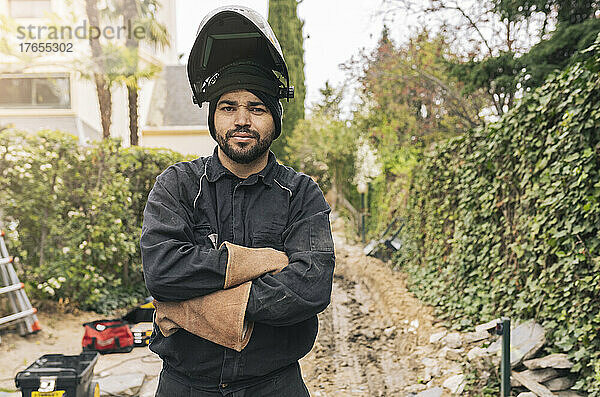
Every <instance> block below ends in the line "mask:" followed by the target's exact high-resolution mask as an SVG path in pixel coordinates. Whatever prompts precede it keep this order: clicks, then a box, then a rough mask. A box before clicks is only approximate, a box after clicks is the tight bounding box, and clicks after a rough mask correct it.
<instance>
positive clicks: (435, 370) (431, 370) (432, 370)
mask: <svg viewBox="0 0 600 397" xmlns="http://www.w3.org/2000/svg"><path fill="white" fill-rule="evenodd" d="M441 374H442V369H441V368H440V367H439V366H434V367H425V375H424V378H425V379H427V380H425V379H424V380H425V382H429V381H430V380H431V379H432V378H437V377H438V376H440V375H441Z"/></svg>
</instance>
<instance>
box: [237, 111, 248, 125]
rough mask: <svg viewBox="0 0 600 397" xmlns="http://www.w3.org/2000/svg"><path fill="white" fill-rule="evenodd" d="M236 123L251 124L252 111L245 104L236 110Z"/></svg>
mask: <svg viewBox="0 0 600 397" xmlns="http://www.w3.org/2000/svg"><path fill="white" fill-rule="evenodd" d="M235 124H236V125H250V111H249V110H248V109H247V108H246V107H245V106H240V107H238V109H237V112H235Z"/></svg>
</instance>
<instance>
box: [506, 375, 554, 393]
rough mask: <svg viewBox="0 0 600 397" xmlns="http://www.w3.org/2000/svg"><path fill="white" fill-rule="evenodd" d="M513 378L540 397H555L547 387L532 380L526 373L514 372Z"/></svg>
mask: <svg viewBox="0 0 600 397" xmlns="http://www.w3.org/2000/svg"><path fill="white" fill-rule="evenodd" d="M511 377H512V378H513V379H516V380H517V381H519V382H520V383H521V384H522V385H523V386H525V387H526V388H527V389H529V390H531V391H532V392H534V393H535V394H536V395H538V396H540V397H554V394H552V392H551V391H550V390H549V389H548V388H547V387H546V386H544V385H542V384H541V383H538V382H536V381H535V380H533V379H531V377H530V376H529V375H527V374H525V373H522V372H517V371H512V373H511Z"/></svg>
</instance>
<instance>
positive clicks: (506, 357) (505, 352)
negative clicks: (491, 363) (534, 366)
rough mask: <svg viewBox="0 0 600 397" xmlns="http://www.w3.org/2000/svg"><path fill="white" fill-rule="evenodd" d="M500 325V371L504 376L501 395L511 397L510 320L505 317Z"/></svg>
mask: <svg viewBox="0 0 600 397" xmlns="http://www.w3.org/2000/svg"><path fill="white" fill-rule="evenodd" d="M501 321H502V322H501V323H498V326H499V328H501V330H498V331H501V332H502V362H501V364H500V371H501V374H502V385H501V387H502V388H501V393H502V397H509V396H510V318H507V317H503V318H502V319H501Z"/></svg>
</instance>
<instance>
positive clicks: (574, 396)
mask: <svg viewBox="0 0 600 397" xmlns="http://www.w3.org/2000/svg"><path fill="white" fill-rule="evenodd" d="M554 395H555V396H558V397H581V396H583V394H580V393H577V392H576V391H575V390H561V391H557V392H555V393H554Z"/></svg>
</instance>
